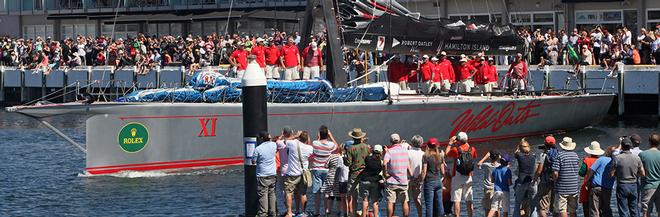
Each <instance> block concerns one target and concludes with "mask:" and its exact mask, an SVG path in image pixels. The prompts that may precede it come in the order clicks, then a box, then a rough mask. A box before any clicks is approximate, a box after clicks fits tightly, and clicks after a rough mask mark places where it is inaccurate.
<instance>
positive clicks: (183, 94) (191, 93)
mask: <svg viewBox="0 0 660 217" xmlns="http://www.w3.org/2000/svg"><path fill="white" fill-rule="evenodd" d="M170 99H171V100H172V102H201V101H202V93H201V92H199V91H197V90H195V89H193V88H190V87H184V88H177V89H175V90H173V91H172V93H171V94H170Z"/></svg>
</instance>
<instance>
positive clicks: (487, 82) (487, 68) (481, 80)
mask: <svg viewBox="0 0 660 217" xmlns="http://www.w3.org/2000/svg"><path fill="white" fill-rule="evenodd" d="M494 63H495V61H494V60H493V58H492V57H491V58H488V62H486V61H484V62H483V63H481V66H480V67H479V69H478V70H477V74H475V75H474V77H475V78H474V80H475V82H476V83H477V85H479V90H480V91H481V92H482V93H491V92H493V88H494V87H497V68H495V65H494Z"/></svg>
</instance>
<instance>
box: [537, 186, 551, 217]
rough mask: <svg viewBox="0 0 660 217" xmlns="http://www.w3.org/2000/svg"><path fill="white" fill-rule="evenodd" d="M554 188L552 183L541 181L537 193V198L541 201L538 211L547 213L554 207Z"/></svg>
mask: <svg viewBox="0 0 660 217" xmlns="http://www.w3.org/2000/svg"><path fill="white" fill-rule="evenodd" d="M553 190H554V187H553V184H552V183H540V184H539V191H538V193H537V194H536V200H537V201H538V202H539V210H538V212H544V213H547V212H548V211H550V209H551V208H552V207H553V201H554V200H553V199H554V194H553V193H552V192H553Z"/></svg>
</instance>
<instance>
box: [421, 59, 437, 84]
mask: <svg viewBox="0 0 660 217" xmlns="http://www.w3.org/2000/svg"><path fill="white" fill-rule="evenodd" d="M420 68H421V71H422V81H429V80H431V76H432V75H433V71H434V70H435V64H434V63H432V62H431V61H427V62H425V63H424V64H422V66H420Z"/></svg>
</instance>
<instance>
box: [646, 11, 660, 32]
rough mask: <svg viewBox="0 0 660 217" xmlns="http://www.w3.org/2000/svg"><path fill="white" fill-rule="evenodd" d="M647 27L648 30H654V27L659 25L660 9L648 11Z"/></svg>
mask: <svg viewBox="0 0 660 217" xmlns="http://www.w3.org/2000/svg"><path fill="white" fill-rule="evenodd" d="M646 20H647V26H648V28H649V29H652V30H656V28H655V27H656V25H658V24H660V9H650V10H648V11H647V14H646Z"/></svg>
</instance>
